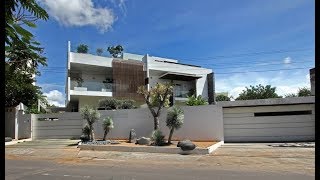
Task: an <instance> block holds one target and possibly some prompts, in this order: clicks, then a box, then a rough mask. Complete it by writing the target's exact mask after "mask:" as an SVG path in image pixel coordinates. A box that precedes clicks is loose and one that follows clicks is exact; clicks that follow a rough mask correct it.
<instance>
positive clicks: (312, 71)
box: [309, 68, 316, 96]
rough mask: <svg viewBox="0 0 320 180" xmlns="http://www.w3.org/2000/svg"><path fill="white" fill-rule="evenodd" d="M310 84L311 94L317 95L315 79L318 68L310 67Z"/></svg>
mask: <svg viewBox="0 0 320 180" xmlns="http://www.w3.org/2000/svg"><path fill="white" fill-rule="evenodd" d="M309 72H310V85H311V95H312V96H314V95H315V81H316V69H315V68H312V69H310V71H309Z"/></svg>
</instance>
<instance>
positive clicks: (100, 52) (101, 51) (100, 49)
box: [96, 48, 103, 56]
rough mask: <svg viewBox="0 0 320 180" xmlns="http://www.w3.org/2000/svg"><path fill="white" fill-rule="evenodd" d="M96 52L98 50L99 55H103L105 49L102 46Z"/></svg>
mask: <svg viewBox="0 0 320 180" xmlns="http://www.w3.org/2000/svg"><path fill="white" fill-rule="evenodd" d="M96 52H97V55H98V56H101V55H102V53H103V49H102V48H98V49H97V50H96Z"/></svg>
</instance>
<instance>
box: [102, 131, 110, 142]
mask: <svg viewBox="0 0 320 180" xmlns="http://www.w3.org/2000/svg"><path fill="white" fill-rule="evenodd" d="M108 132H109V130H107V131H104V134H103V140H104V141H105V140H106V137H107V134H108Z"/></svg>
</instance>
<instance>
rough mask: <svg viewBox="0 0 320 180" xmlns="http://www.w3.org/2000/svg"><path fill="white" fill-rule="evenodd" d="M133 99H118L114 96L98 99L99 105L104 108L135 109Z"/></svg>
mask: <svg viewBox="0 0 320 180" xmlns="http://www.w3.org/2000/svg"><path fill="white" fill-rule="evenodd" d="M134 103H135V101H134V100H131V99H124V100H118V99H114V98H104V99H101V100H99V107H100V108H104V109H106V110H115V109H135V108H136V106H135V105H134Z"/></svg>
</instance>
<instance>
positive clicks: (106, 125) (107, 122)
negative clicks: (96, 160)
mask: <svg viewBox="0 0 320 180" xmlns="http://www.w3.org/2000/svg"><path fill="white" fill-rule="evenodd" d="M102 126H103V130H104V134H103V140H104V141H105V140H106V136H107V134H108V133H109V131H110V130H111V129H113V128H114V126H113V121H112V118H111V117H106V118H105V119H104V120H103V122H102Z"/></svg>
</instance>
